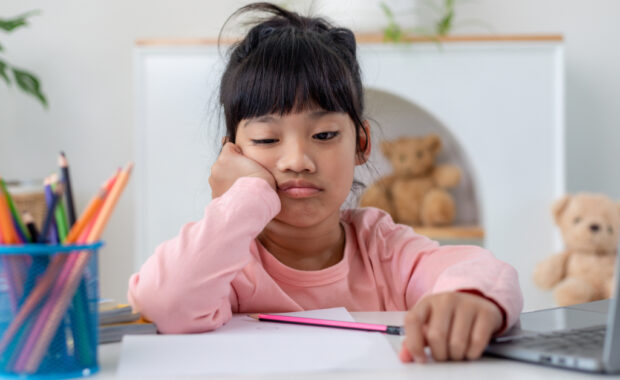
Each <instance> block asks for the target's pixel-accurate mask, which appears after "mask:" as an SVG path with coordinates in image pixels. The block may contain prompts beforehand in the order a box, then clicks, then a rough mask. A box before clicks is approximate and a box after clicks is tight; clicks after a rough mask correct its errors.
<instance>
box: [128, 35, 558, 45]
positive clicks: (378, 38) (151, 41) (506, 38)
mask: <svg viewBox="0 0 620 380" xmlns="http://www.w3.org/2000/svg"><path fill="white" fill-rule="evenodd" d="M355 38H356V40H357V43H358V44H380V43H385V44H393V42H385V41H384V38H383V34H379V33H371V34H356V35H355ZM235 41H237V40H235V39H222V40H221V41H219V42H220V44H221V45H224V46H226V45H230V44H232V43H234V42H235ZM562 41H564V37H563V36H562V35H559V34H524V35H521V34H510V35H493V34H489V35H452V36H447V37H438V38H432V37H406V38H405V39H404V42H409V43H435V42H442V43H450V42H562ZM217 44H218V39H217V38H215V37H205V38H198V37H196V38H140V39H137V40H136V41H135V45H136V46H203V45H208V46H210V45H217Z"/></svg>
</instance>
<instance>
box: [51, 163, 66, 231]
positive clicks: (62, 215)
mask: <svg viewBox="0 0 620 380" xmlns="http://www.w3.org/2000/svg"><path fill="white" fill-rule="evenodd" d="M51 179H52V181H51V182H52V183H51V186H52V191H56V186H57V185H58V175H56V174H52V175H51ZM54 217H55V218H56V227H57V228H58V239H59V240H60V242H61V243H64V242H65V238H66V237H67V234H68V233H69V227H68V226H67V212H66V210H65V204H64V202H63V201H62V199H58V203H57V204H56V209H55V210H54Z"/></svg>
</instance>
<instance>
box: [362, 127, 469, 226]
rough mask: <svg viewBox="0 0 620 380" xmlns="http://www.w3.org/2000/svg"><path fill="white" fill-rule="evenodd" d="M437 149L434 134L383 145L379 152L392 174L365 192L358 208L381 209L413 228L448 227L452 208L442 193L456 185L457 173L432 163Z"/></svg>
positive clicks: (452, 168) (386, 142)
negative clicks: (386, 161)
mask: <svg viewBox="0 0 620 380" xmlns="http://www.w3.org/2000/svg"><path fill="white" fill-rule="evenodd" d="M440 149H441V140H440V138H439V136H437V135H434V134H430V135H427V136H423V137H402V138H399V139H396V140H391V141H383V142H382V144H381V151H382V153H383V155H384V156H385V157H386V158H387V159H388V160H389V161H390V163H391V164H392V168H393V169H394V171H393V173H392V174H390V175H387V176H385V177H382V178H380V179H379V180H378V181H377V182H375V183H373V184H372V185H370V186H369V187H368V188H367V189H366V191H365V192H364V194H362V197H361V200H360V206H362V207H369V206H370V207H377V208H380V209H383V210H385V211H387V212H388V213H389V214H390V215H392V218H393V219H394V221H396V222H398V223H406V224H409V225H413V226H419V225H425V226H442V225H448V224H450V223H452V221H453V220H454V217H455V213H456V206H455V204H454V199H453V198H452V195H451V194H450V193H448V191H446V189H449V188H452V187H455V186H456V185H458V183H459V181H460V179H461V172H460V170H459V169H458V168H457V167H456V166H453V165H437V164H436V163H435V158H436V156H437V154H438V153H439V151H440Z"/></svg>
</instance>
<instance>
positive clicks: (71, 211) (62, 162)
mask: <svg viewBox="0 0 620 380" xmlns="http://www.w3.org/2000/svg"><path fill="white" fill-rule="evenodd" d="M58 166H60V170H61V172H62V181H63V183H64V184H65V188H66V190H65V196H66V201H67V217H68V218H69V219H68V220H69V226H73V224H75V220H76V218H75V203H74V202H73V189H72V188H71V176H70V175H69V163H68V161H67V157H66V156H65V152H60V156H58Z"/></svg>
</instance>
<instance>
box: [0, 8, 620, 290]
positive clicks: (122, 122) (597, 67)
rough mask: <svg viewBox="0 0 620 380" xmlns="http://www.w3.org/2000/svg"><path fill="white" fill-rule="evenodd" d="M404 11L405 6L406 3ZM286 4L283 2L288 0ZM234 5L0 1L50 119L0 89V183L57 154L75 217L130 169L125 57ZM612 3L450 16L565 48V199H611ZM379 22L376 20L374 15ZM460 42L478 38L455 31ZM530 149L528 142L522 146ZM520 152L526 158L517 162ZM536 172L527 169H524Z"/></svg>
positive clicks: (121, 244) (106, 281)
mask: <svg viewBox="0 0 620 380" xmlns="http://www.w3.org/2000/svg"><path fill="white" fill-rule="evenodd" d="M412 1H413V0H412ZM289 2H290V1H289ZM243 3H245V2H242V1H229V2H225V1H212V0H210V1H199V0H179V1H175V2H172V1H163V0H159V1H154V0H150V1H147V0H133V1H121V0H110V1H103V0H100V1H95V0H84V1H79V2H77V1H70V0H57V1H54V2H48V1H43V0H40V1H34V0H23V1H2V2H0V17H9V16H13V15H16V14H19V13H21V12H24V11H27V10H31V9H41V10H42V11H43V13H42V14H41V15H40V16H37V17H33V18H32V20H31V25H30V27H28V28H26V29H22V30H18V31H16V32H15V34H13V35H8V36H7V35H5V34H4V33H2V34H0V43H1V44H2V45H3V46H4V48H5V52H4V54H2V56H3V57H5V58H6V59H7V60H8V61H9V62H11V63H13V64H15V65H17V66H21V67H23V68H27V69H29V70H32V71H33V72H35V73H37V74H38V75H39V77H40V78H41V80H42V82H43V89H44V91H45V93H46V95H47V96H48V98H49V102H50V108H49V110H48V111H44V110H42V108H41V107H40V105H39V104H38V103H36V102H35V101H33V100H32V99H31V98H30V97H26V96H25V95H23V94H21V93H20V92H18V91H16V90H15V89H14V88H10V89H7V88H6V86H5V85H4V83H2V82H0V175H2V176H3V177H5V178H21V179H25V178H42V177H44V176H45V175H47V174H48V173H50V172H51V171H53V170H55V169H56V168H55V162H56V157H57V154H58V151H59V150H61V149H62V150H65V152H66V153H67V155H68V157H69V159H70V161H71V164H72V175H73V179H74V186H75V192H76V197H77V203H78V207H79V208H80V209H83V207H84V205H85V203H86V202H87V201H88V199H89V198H90V196H91V195H92V194H93V193H94V192H95V190H96V188H97V187H98V185H99V184H100V182H101V181H102V180H103V179H104V178H106V177H107V176H108V175H109V174H110V173H112V172H113V171H114V169H115V168H116V167H117V166H118V165H122V164H124V163H125V162H127V161H129V160H132V159H133V146H134V144H133V143H134V142H133V104H132V99H133V94H132V91H133V89H132V84H133V78H132V67H133V66H132V48H133V44H134V41H135V40H136V39H137V38H150V37H206V36H211V37H213V36H216V35H217V32H218V30H219V28H220V26H221V25H222V23H223V22H224V20H225V19H226V17H227V16H228V15H229V14H230V13H231V12H232V11H233V10H234V9H236V8H237V7H238V6H239V5H240V4H243ZM619 13H620V2H618V1H615V0H598V1H596V2H589V1H583V0H582V1H579V0H545V1H540V0H519V1H514V0H477V1H467V2H466V4H464V5H463V6H462V7H461V8H460V9H459V12H458V13H457V21H458V20H459V19H465V18H475V19H479V20H484V21H485V22H486V23H488V24H491V25H492V26H493V27H494V29H495V31H497V32H499V33H535V34H541V33H559V34H563V35H564V36H565V38H566V60H567V62H566V71H567V78H566V79H567V86H566V92H567V94H566V96H567V97H566V108H567V114H566V121H567V142H566V151H567V182H568V183H567V188H568V189H569V190H570V191H578V190H592V191H601V192H605V193H607V194H609V195H611V196H613V197H615V198H620V175H618V174H617V173H618V170H617V169H616V165H615V163H616V162H620V150H618V149H617V148H616V145H617V144H618V142H620V128H618V125H617V124H618V123H619V121H620V107H618V106H617V105H616V103H617V99H620V76H618V75H617V74H616V70H615V68H616V67H620V51H619V50H618V49H616V48H615V44H614V42H613V39H614V38H615V36H617V35H618V34H620V33H619V32H620V25H619V24H618V23H617V21H616V19H615V17H616V15H618V14H619ZM377 17H383V16H382V15H381V14H380V13H378V16H377ZM457 31H458V32H461V33H465V32H471V31H475V32H485V31H484V30H481V29H473V28H469V29H466V28H461V29H459V30H457ZM532 138H533V139H534V138H535V136H532ZM524 153H525V152H524ZM532 170H535V168H532ZM133 207H134V201H133V188H132V186H131V183H130V185H129V187H128V188H127V190H126V193H125V194H124V196H123V198H122V199H121V202H120V203H119V206H118V208H117V210H116V211H115V214H114V215H113V217H112V219H111V221H110V224H109V225H108V228H107V230H106V232H105V234H104V240H105V241H106V242H107V245H106V247H105V248H104V249H103V251H102V257H101V260H100V262H101V276H102V279H101V292H102V295H103V296H104V297H113V298H116V299H118V300H123V299H124V298H125V292H126V281H127V278H128V277H129V275H130V274H131V273H132V272H133V270H134V268H133V262H134V260H133V252H132V247H133V246H134V242H133V230H132V229H133V227H132V226H133V212H132V210H133Z"/></svg>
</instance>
